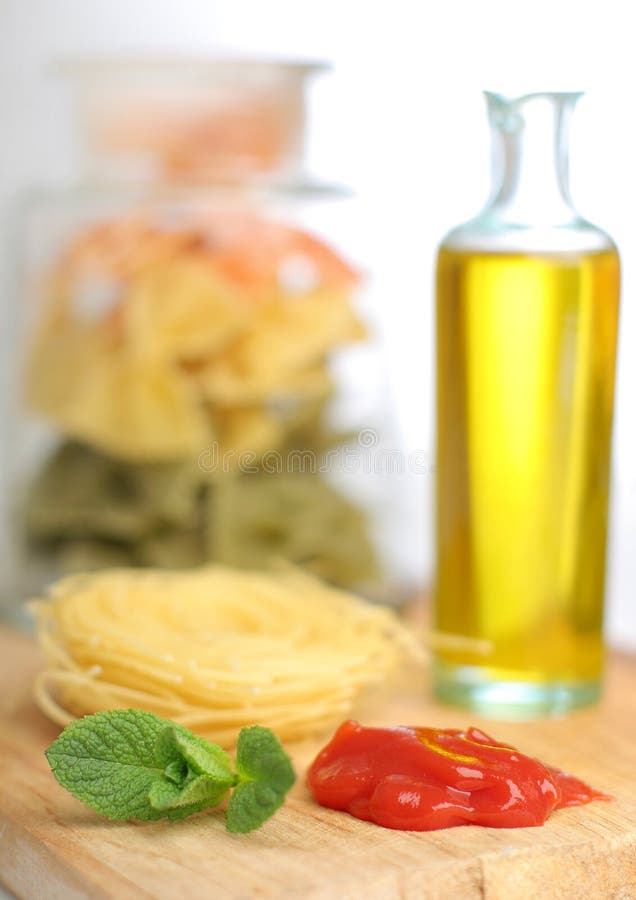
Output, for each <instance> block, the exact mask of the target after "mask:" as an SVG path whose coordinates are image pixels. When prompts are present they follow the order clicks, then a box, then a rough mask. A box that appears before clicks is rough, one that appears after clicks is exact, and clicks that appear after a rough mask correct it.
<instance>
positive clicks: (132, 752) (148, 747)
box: [46, 709, 295, 832]
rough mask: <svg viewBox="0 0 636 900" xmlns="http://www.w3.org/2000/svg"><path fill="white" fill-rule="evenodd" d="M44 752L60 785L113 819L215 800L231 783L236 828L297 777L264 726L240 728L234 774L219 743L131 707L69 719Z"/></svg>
mask: <svg viewBox="0 0 636 900" xmlns="http://www.w3.org/2000/svg"><path fill="white" fill-rule="evenodd" d="M46 758H47V759H48V761H49V764H50V766H51V770H52V771H53V774H54V775H55V777H56V778H57V780H58V781H59V783H60V784H61V785H62V787H64V788H66V789H67V790H68V791H70V793H71V794H73V796H74V797H76V798H77V799H78V800H81V801H82V802H83V803H86V804H87V806H90V807H91V808H92V809H94V810H96V811H97V812H99V813H102V814H103V815H105V816H108V818H110V819H139V820H142V821H143V820H154V819H160V818H162V817H166V818H168V819H182V818H185V817H186V816H189V815H191V814H192V813H195V812H199V811H200V810H203V809H207V808H208V807H211V806H217V805H218V804H219V803H220V801H221V800H222V799H223V797H224V796H225V795H226V794H227V792H228V791H229V790H230V789H231V788H232V787H233V786H234V785H236V788H235V790H234V794H233V795H232V798H231V800H230V804H229V807H228V813H227V827H228V829H229V830H230V831H236V832H246V831H252V830H253V829H254V828H257V827H258V826H259V825H261V824H262V823H263V822H264V821H265V819H268V818H269V816H271V815H272V813H274V812H275V811H276V810H277V809H278V807H279V806H280V805H281V804H282V802H283V800H284V797H285V793H286V792H287V791H288V790H289V788H290V787H291V785H292V784H293V783H294V780H295V775H294V772H293V769H292V767H291V762H290V760H289V757H288V756H287V754H286V753H285V751H284V750H283V748H282V747H281V745H280V743H279V741H278V738H277V737H276V736H275V735H274V734H273V733H272V732H271V731H269V730H268V729H267V728H261V727H259V726H258V725H255V726H253V727H252V728H243V729H242V730H241V733H240V734H239V740H238V747H237V758H236V766H237V770H238V774H236V775H235V774H234V772H233V770H232V763H231V761H230V757H229V756H228V755H227V753H226V752H225V751H224V750H222V749H221V747H219V746H217V745H216V744H211V743H209V742H208V741H205V740H203V738H200V737H197V736H196V735H194V734H192V732H191V731H188V729H187V728H184V727H183V726H182V725H177V724H176V723H174V722H169V721H167V720H166V719H162V718H160V717H159V716H156V715H155V714H154V713H150V712H144V711H142V710H136V709H127V710H112V711H110V712H100V713H95V714H94V715H92V716H85V717H84V718H83V719H79V720H78V721H77V722H73V724H72V725H69V726H68V728H65V729H64V731H63V732H62V734H61V735H60V736H59V737H58V739H57V740H56V741H54V742H53V744H51V746H50V747H49V749H48V750H47V751H46Z"/></svg>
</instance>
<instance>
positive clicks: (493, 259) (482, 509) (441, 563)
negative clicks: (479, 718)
mask: <svg viewBox="0 0 636 900" xmlns="http://www.w3.org/2000/svg"><path fill="white" fill-rule="evenodd" d="M437 279H438V280H437V348H438V349H437V354H438V359H437V385H438V387H437V392H438V393H437V406H438V413H437V415H438V445H437V466H438V488H437V490H438V497H437V534H438V556H437V579H436V598H435V616H436V621H435V627H436V630H437V631H438V632H440V633H445V634H452V635H461V636H464V637H468V638H477V639H479V640H480V642H481V643H479V644H477V643H475V644H474V648H475V649H477V650H478V651H479V652H475V651H474V650H473V645H471V643H470V642H466V644H465V646H461V645H459V644H458V645H457V647H456V648H455V649H447V650H440V651H439V652H438V661H441V664H442V665H444V664H450V665H451V666H452V664H459V665H461V666H478V667H482V671H485V672H486V673H487V676H488V677H489V678H492V679H493V680H497V679H498V680H501V681H515V682H529V683H535V684H536V683H562V684H563V683H575V684H576V683H580V682H585V681H588V682H589V681H594V680H595V679H598V677H599V675H600V669H601V664H602V639H601V628H602V614H603V593H604V575H605V544H606V529H607V505H608V488H609V462H610V442H611V430H612V411H613V395H614V367H615V354H616V337H617V324H618V296H619V261H618V255H617V254H616V252H615V251H614V250H607V251H603V252H594V253H588V254H562V255H536V256H535V255H523V254H515V253H481V252H466V251H455V250H453V249H448V248H442V249H441V251H440V254H439V259H438V274H437ZM450 646H451V645H450V643H449V647H450Z"/></svg>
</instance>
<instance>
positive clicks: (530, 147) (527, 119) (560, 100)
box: [484, 91, 583, 221]
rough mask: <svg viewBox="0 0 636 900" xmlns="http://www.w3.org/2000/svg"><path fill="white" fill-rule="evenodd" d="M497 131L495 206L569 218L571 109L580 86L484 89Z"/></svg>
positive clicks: (521, 214) (520, 215) (517, 215)
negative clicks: (510, 93) (513, 93)
mask: <svg viewBox="0 0 636 900" xmlns="http://www.w3.org/2000/svg"><path fill="white" fill-rule="evenodd" d="M484 95H485V98H486V103H487V106H488V118H489V121H490V125H491V129H492V133H493V151H494V153H493V192H492V195H491V200H490V204H491V206H492V208H493V209H494V208H496V209H498V210H499V211H500V212H501V213H502V214H503V213H505V215H506V217H507V218H509V219H518V220H519V221H523V220H524V218H528V219H537V218H544V219H553V220H555V221H556V220H557V219H558V220H566V219H570V218H571V217H572V216H573V215H574V212H573V210H572V209H571V199H570V193H569V186H568V138H569V123H570V116H571V113H572V111H573V109H574V107H575V105H576V103H577V102H578V100H579V99H580V98H581V97H582V96H583V92H582V91H567V92H564V91H538V92H534V93H529V94H521V95H519V96H517V97H507V96H505V95H504V94H500V93H495V92H493V91H484Z"/></svg>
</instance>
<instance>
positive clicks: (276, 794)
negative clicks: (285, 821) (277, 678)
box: [226, 725, 296, 834]
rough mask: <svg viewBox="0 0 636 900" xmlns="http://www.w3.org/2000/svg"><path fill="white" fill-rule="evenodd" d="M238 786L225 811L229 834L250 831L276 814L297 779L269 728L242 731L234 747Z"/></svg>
mask: <svg viewBox="0 0 636 900" xmlns="http://www.w3.org/2000/svg"><path fill="white" fill-rule="evenodd" d="M236 769H237V773H238V784H237V786H236V788H235V789H234V793H233V794H232V797H231V799H230V803H229V806H228V809H227V817H226V825H227V829H228V831H232V832H235V833H241V834H243V833H245V832H248V831H253V830H254V829H255V828H258V827H259V826H260V825H262V824H263V822H265V820H266V819H269V817H270V816H271V815H272V814H273V813H275V812H276V810H277V809H278V808H279V807H280V806H281V805H282V803H283V800H284V799H285V794H286V793H287V791H288V790H289V789H290V788H291V786H292V785H293V784H294V781H295V780H296V776H295V774H294V770H293V768H292V764H291V760H290V759H289V756H288V755H287V753H286V752H285V751H284V750H283V748H282V746H281V744H280V741H279V740H278V738H277V737H276V735H275V734H274V733H273V732H272V731H270V730H269V729H268V728H262V727H261V726H260V725H253V726H252V727H251V728H242V729H241V732H240V734H239V739H238V744H237V748H236Z"/></svg>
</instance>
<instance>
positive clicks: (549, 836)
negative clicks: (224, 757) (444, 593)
mask: <svg viewBox="0 0 636 900" xmlns="http://www.w3.org/2000/svg"><path fill="white" fill-rule="evenodd" d="M38 665H39V654H38V651H37V649H36V647H35V646H34V644H33V643H32V641H31V640H30V639H28V638H26V637H24V636H21V635H18V634H16V633H12V632H8V631H6V630H4V631H3V630H2V629H0V882H3V883H4V884H5V886H7V887H9V888H10V889H12V890H13V891H14V892H15V893H16V894H17V895H18V896H19V897H24V898H38V900H41V898H46V900H57V898H60V900H62V898H63V900H76V898H91V900H94V898H97V900H101V898H107V897H108V898H117V900H127V898H136V900H137V898H149V897H158V898H173V897H174V898H182V897H186V898H188V900H199V898H201V900H203V898H206V900H207V898H220V900H251V898H278V897H280V898H296V897H298V898H303V900H360V898H365V900H376V898H382V900H384V898H394V897H395V898H398V897H399V898H417V900H422V898H439V900H455V898H457V900H464V898H465V900H471V898H487V900H524V898H533V900H534V898H537V900H551V898H564V900H565V898H567V900H574V898H579V897H581V898H585V900H592V898H599V900H611V898H615V900H619V898H620V900H628V898H634V897H636V662H635V661H634V660H632V659H630V658H628V657H625V656H615V657H614V658H613V659H612V660H611V664H610V667H609V672H608V677H607V684H606V691H605V699H604V701H603V703H602V704H601V705H600V706H599V707H597V708H596V709H592V710H586V711H583V712H579V713H575V714H572V715H570V716H569V717H567V718H565V719H558V720H547V721H541V722H539V723H532V724H529V723H523V724H519V723H492V722H486V721H485V720H483V719H481V720H480V719H479V718H478V717H476V716H472V715H468V714H464V713H462V712H461V711H454V710H451V709H445V708H443V707H440V706H436V705H434V704H433V703H432V702H431V701H430V700H429V698H428V696H427V691H426V685H425V684H424V681H425V678H423V677H420V678H413V677H411V678H410V679H409V683H408V686H404V685H403V686H402V687H401V688H400V689H398V688H396V687H393V688H391V689H386V688H385V689H384V691H383V693H382V694H379V693H378V694H376V695H375V696H373V697H369V698H367V700H366V701H365V703H364V704H363V705H362V706H361V707H360V708H359V709H358V710H357V711H356V713H357V715H358V716H359V718H360V720H361V721H364V722H365V723H369V724H394V725H395V724H405V723H407V724H408V723H410V724H418V723H420V724H429V725H438V726H442V727H450V726H465V725H467V724H472V723H474V724H478V725H479V724H481V725H482V726H483V727H484V728H486V730H489V731H491V732H492V733H493V734H494V736H495V737H497V738H501V739H503V740H504V741H509V742H511V743H514V744H516V745H518V746H519V748H520V749H522V750H523V751H524V752H526V753H529V754H532V755H535V756H538V757H540V758H541V759H542V760H544V761H546V762H550V763H552V764H554V765H557V766H560V767H561V768H563V769H567V770H569V771H571V772H573V773H575V774H576V775H578V776H580V777H581V778H583V779H585V780H588V781H589V782H590V783H591V784H593V785H594V786H595V787H597V788H600V789H602V790H604V791H608V792H610V793H612V794H613V795H615V797H616V800H615V801H614V802H611V803H594V804H591V805H590V806H586V807H581V808H578V809H569V810H561V811H560V812H557V813H555V814H554V815H553V816H552V817H551V818H550V820H549V822H548V823H547V825H546V826H545V827H543V828H527V829H508V830H503V829H487V828H477V827H463V828H453V829H449V830H447V831H440V832H432V833H429V834H424V833H422V834H418V833H407V832H397V831H389V830H385V829H382V828H378V827H377V826H374V825H371V824H368V823H364V822H359V821H357V820H355V819H353V818H351V817H349V816H347V815H345V814H342V813H336V812H332V811H330V810H327V809H322V808H321V807H319V806H317V805H315V804H314V803H313V802H312V800H311V798H310V795H309V793H308V791H307V789H306V787H305V786H304V784H303V779H302V777H301V778H299V783H298V784H297V785H296V787H295V788H294V791H293V792H292V794H291V796H290V798H289V799H288V802H287V804H286V806H285V807H284V809H283V810H281V811H280V812H279V813H277V815H276V816H275V817H274V818H273V819H271V820H270V821H269V822H267V823H266V824H265V826H264V827H263V828H262V829H260V830H259V831H257V832H254V833H253V834H251V835H240V836H239V835H230V834H228V833H227V832H226V831H225V830H224V825H223V819H222V817H221V816H220V815H219V814H217V813H209V814H205V813H204V814H201V815H199V816H196V817H194V818H192V819H189V820H186V821H184V822H178V823H161V822H160V823H151V824H144V825H139V824H136V825H132V824H128V823H124V824H120V823H112V822H109V821H107V820H105V819H102V818H100V817H99V816H97V815H96V814H94V813H92V812H91V811H90V810H88V809H86V808H85V807H83V806H82V805H81V804H80V803H78V802H77V801H75V800H74V799H73V798H72V797H71V796H70V795H69V794H67V793H66V792H65V791H63V790H62V788H60V787H59V786H58V785H57V783H56V782H55V781H54V779H53V777H52V775H51V774H50V772H49V771H48V769H47V765H46V761H45V759H44V757H43V750H44V748H45V747H46V746H48V744H49V743H50V742H51V741H52V740H53V739H54V737H55V736H56V734H57V731H58V729H56V727H54V726H53V725H51V724H50V723H49V722H48V721H47V720H46V719H45V718H44V717H43V716H42V715H41V714H40V713H39V712H38V710H37V709H36V708H35V707H34V706H33V704H32V702H31V699H30V693H29V683H30V680H31V678H32V676H33V673H34V672H35V670H36V669H37V667H38ZM322 743H324V741H319V742H314V743H311V744H310V743H306V744H303V745H297V746H296V747H293V746H292V747H290V750H291V751H292V755H293V756H294V760H295V763H296V766H297V771H298V772H299V773H300V774H301V775H302V773H304V771H305V768H306V766H307V764H308V762H309V761H310V760H311V759H312V758H313V756H314V755H315V752H316V750H317V749H318V747H319V746H320V745H321V744H322Z"/></svg>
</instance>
